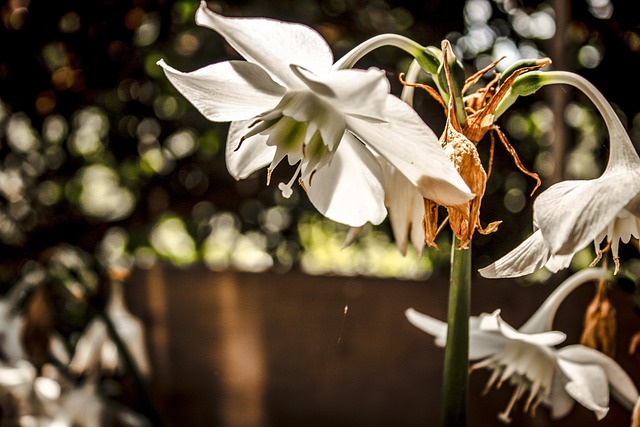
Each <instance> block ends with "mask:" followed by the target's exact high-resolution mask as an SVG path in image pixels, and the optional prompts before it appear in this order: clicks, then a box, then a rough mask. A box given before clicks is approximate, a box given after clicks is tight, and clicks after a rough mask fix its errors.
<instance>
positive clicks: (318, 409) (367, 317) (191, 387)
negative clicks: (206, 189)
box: [127, 266, 640, 427]
mask: <svg viewBox="0 0 640 427" xmlns="http://www.w3.org/2000/svg"><path fill="white" fill-rule="evenodd" d="M474 280H475V279H474ZM552 289H553V287H552V286H551V285H538V286H534V287H522V286H521V285H518V284H517V283H516V282H514V281H487V280H480V279H478V280H475V282H474V284H473V296H472V313H473V314H479V313H480V312H482V311H493V310H494V309H495V308H502V315H503V318H504V319H505V320H506V321H508V322H509V323H510V324H511V325H513V326H515V327H518V326H520V325H521V324H522V323H523V322H524V321H525V320H526V319H527V318H528V317H529V316H530V315H531V314H532V313H533V311H534V310H535V309H536V308H537V306H538V305H539V304H540V302H541V301H542V300H544V299H545V298H546V296H547V295H548V294H549V293H550V292H551V290H552ZM446 290H447V285H446V281H442V280H436V279H432V280H429V281H426V282H411V281H396V280H379V279H367V278H360V277H353V278H345V277H314V276H307V275H304V274H302V273H297V272H291V273H287V274H276V273H265V274H251V273H237V272H223V273H215V272H211V271H209V270H207V269H205V268H201V267H195V268H191V269H187V270H179V269H175V268H171V267H163V266H156V267H154V268H153V269H151V270H149V271H136V272H135V273H134V275H133V276H132V278H131V280H130V283H129V285H128V287H127V296H128V304H129V306H130V309H131V311H132V312H134V313H135V314H137V315H138V316H139V317H140V318H141V319H142V320H143V322H144V323H145V325H146V326H147V334H148V341H149V347H150V355H151V359H152V363H153V365H154V372H153V380H152V394H153V398H154V400H155V402H156V404H157V406H158V408H159V411H160V412H161V413H162V415H163V417H164V419H165V420H166V422H167V425H169V426H224V427H244V426H247V427H248V426H271V427H284V426H312V427H313V426H318V427H319V426H345V427H347V426H349V427H356V426H358V427H360V426H372V427H377V426H380V427H381V426H394V427H401V426H418V425H420V426H432V425H438V419H439V415H438V410H439V403H440V402H439V393H440V388H441V381H442V380H441V375H442V374H441V368H442V357H443V351H442V349H440V348H438V347H436V346H435V345H434V344H433V340H432V338H430V337H429V336H428V335H426V334H424V333H423V332H421V331H419V330H417V329H416V328H414V327H413V326H411V325H410V324H409V323H408V322H407V321H406V319H405V317H404V314H403V312H404V310H405V309H406V308H407V307H414V308H416V309H417V310H419V311H422V312H425V313H428V314H430V315H432V316H434V317H437V318H440V319H444V318H445V314H446V313H445V311H446ZM592 292H593V287H592V286H590V285H586V286H583V287H582V288H581V289H579V290H577V291H576V292H574V294H573V295H571V296H570V298H568V299H567V300H566V301H565V303H564V304H563V306H562V308H561V311H560V314H559V317H558V321H557V323H556V324H557V326H558V328H560V329H562V330H564V331H565V332H567V333H568V335H569V337H568V339H567V344H572V343H575V342H577V340H578V339H579V334H580V328H581V326H580V325H581V317H582V313H583V312H584V307H585V306H586V303H587V302H588V301H589V299H590V298H591V296H592ZM613 297H614V302H615V304H616V305H617V307H618V312H619V316H618V322H619V343H620V345H619V349H618V354H619V356H620V358H621V363H622V364H623V366H624V367H625V369H627V371H628V372H629V373H630V375H631V376H632V378H634V380H636V381H637V379H638V378H640V376H639V375H640V358H638V357H635V358H631V357H629V356H627V355H626V349H625V346H626V343H628V339H629V336H630V335H631V334H632V333H633V332H635V331H636V330H638V329H640V323H639V321H638V317H637V316H636V314H635V313H633V311H632V310H630V303H629V301H627V300H626V296H624V295H622V294H621V293H619V292H616V293H613ZM345 306H346V307H348V310H347V313H346V315H345ZM487 379H488V372H486V371H478V372H474V373H473V374H472V376H471V402H470V411H471V416H470V420H471V426H491V425H496V426H499V425H503V424H501V423H500V422H498V421H497V414H498V412H500V411H502V410H503V409H504V408H505V407H506V405H507V403H508V401H509V398H510V397H511V393H512V388H511V387H510V386H508V385H505V386H503V388H502V389H501V390H498V391H495V390H493V391H491V392H490V393H489V394H488V395H487V396H481V392H482V389H483V388H484V384H485V382H486V380H487ZM522 406H523V404H522V403H521V404H520V405H518V406H517V407H516V408H515V409H514V411H513V418H514V422H513V424H512V425H517V426H547V425H553V426H574V425H581V426H585V427H586V426H596V425H597V426H601V427H605V426H624V425H628V424H629V414H628V413H627V411H626V410H624V409H623V408H622V407H620V406H619V405H618V404H617V403H616V402H613V403H612V405H611V411H610V413H609V414H608V415H607V417H606V418H605V419H604V420H603V421H600V422H597V421H596V419H595V416H593V414H592V413H591V412H589V411H587V410H585V409H584V408H582V407H581V406H579V405H576V407H575V409H574V410H573V412H572V414H571V416H570V417H568V418H566V419H563V420H561V421H559V422H550V421H549V416H548V411H547V410H546V408H543V407H541V408H540V409H539V410H538V412H537V415H536V416H535V417H530V416H528V415H525V414H523V413H522Z"/></svg>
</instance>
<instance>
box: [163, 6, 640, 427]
mask: <svg viewBox="0 0 640 427" xmlns="http://www.w3.org/2000/svg"><path fill="white" fill-rule="evenodd" d="M196 22H197V24H198V25H201V26H204V27H207V28H209V29H212V30H214V31H215V32H217V33H218V34H220V35H221V36H222V37H223V38H224V39H225V40H226V42H227V43H228V44H229V45H230V46H231V47H232V48H233V49H235V50H236V51H237V53H238V54H239V55H241V56H242V57H243V58H244V60H230V61H222V62H217V63H214V64H212V65H208V66H205V67H204V68H201V69H198V70H195V71H191V72H182V71H178V70H176V69H174V68H172V67H171V66H169V65H168V64H167V63H166V62H165V61H164V60H160V61H159V62H158V65H160V66H161V67H162V68H163V70H164V72H165V74H166V76H167V78H168V80H169V81H170V82H171V83H172V84H173V85H174V86H175V88H176V89H177V90H178V91H179V92H181V93H182V94H183V95H184V96H185V98H187V99H188V100H189V101H190V102H191V103H192V104H193V105H194V106H195V107H196V108H197V109H198V110H199V111H200V112H201V113H202V114H203V115H204V116H205V117H206V118H207V119H209V120H211V121H215V122H231V125H230V129H229V133H228V137H227V144H226V162H227V168H228V170H229V172H230V173H231V175H232V176H234V177H235V178H236V179H243V178H246V177H248V176H249V175H251V174H253V173H254V172H256V171H257V170H259V169H261V168H263V167H265V166H266V167H267V176H266V181H267V184H269V182H270V181H271V176H272V172H273V171H274V169H275V168H276V167H277V166H278V165H279V164H280V163H281V162H282V161H283V160H285V159H286V161H287V163H288V164H289V165H290V166H295V172H294V173H293V176H292V177H291V179H290V180H289V181H288V182H286V183H285V182H282V183H279V184H278V188H279V190H280V191H281V192H282V195H283V196H284V197H290V196H291V194H292V192H293V185H294V183H295V182H296V181H298V182H299V183H300V185H301V187H302V188H303V189H304V191H305V192H306V193H307V195H308V197H309V200H310V201H311V202H312V204H313V205H314V206H315V207H316V208H317V209H318V211H319V212H320V213H322V214H323V215H324V216H326V217H327V218H329V219H332V220H334V221H337V222H340V223H343V224H347V225H349V226H351V227H352V233H350V239H352V238H355V237H354V236H356V235H357V233H358V231H359V229H361V228H362V227H363V225H364V224H366V223H368V222H370V223H372V224H379V223H381V222H382V221H383V220H384V219H385V217H386V215H387V209H388V211H389V212H388V213H389V218H390V224H391V228H392V230H393V233H394V235H395V237H396V241H397V244H398V247H399V249H400V250H401V252H402V253H403V254H404V253H405V252H406V250H407V246H408V244H409V241H411V243H412V245H413V246H414V247H415V248H416V250H417V251H418V252H419V253H422V251H423V249H424V247H425V245H428V246H436V244H435V238H436V235H437V234H438V232H439V231H440V229H441V228H442V225H443V224H444V223H445V222H447V221H448V222H449V224H450V225H451V229H452V231H453V233H454V235H455V237H456V238H457V242H458V245H457V251H458V252H459V253H464V254H469V252H468V251H467V252H462V251H466V250H467V249H468V248H469V246H470V245H471V242H472V237H473V234H474V232H475V231H476V230H477V231H478V232H480V233H484V234H488V233H492V232H496V231H497V228H498V224H499V223H500V221H494V222H492V223H489V224H488V225H486V226H485V227H483V226H482V225H481V222H480V206H481V203H482V198H483V196H484V193H485V188H486V184H487V180H488V179H489V175H490V170H491V162H492V157H491V161H490V164H489V167H488V170H489V172H487V171H486V170H485V167H484V166H483V164H482V162H481V159H480V155H479V153H478V150H477V144H478V143H479V142H480V141H481V140H482V139H483V138H484V137H485V135H487V134H488V135H490V138H491V142H492V145H491V156H493V143H494V139H495V137H496V136H497V138H498V139H499V140H500V142H502V144H503V145H504V147H505V148H506V150H507V151H508V152H509V153H510V154H511V155H512V157H513V159H514V161H515V163H516V165H517V167H518V168H519V169H520V170H521V171H522V172H524V173H525V174H527V175H529V176H531V177H533V178H534V179H536V187H535V188H536V189H537V188H538V186H539V185H540V184H541V182H540V179H539V178H538V176H537V175H536V174H535V173H532V172H529V171H528V170H527V169H526V168H525V166H524V165H523V164H522V163H521V162H520V160H519V158H518V156H517V154H516V151H515V149H514V148H513V147H512V146H511V145H510V143H509V142H508V141H507V138H506V136H505V135H504V134H503V133H502V132H501V131H500V130H499V128H498V126H497V125H496V124H495V122H496V120H497V119H498V117H500V115H501V114H502V113H504V111H505V110H506V109H507V108H509V106H510V105H511V104H512V103H513V102H514V101H515V100H516V99H517V98H518V97H519V96H524V95H530V94H532V93H533V92H535V91H537V90H538V89H539V88H541V87H542V86H545V85H548V84H569V85H572V86H574V87H575V88H578V89H580V90H581V91H583V92H584V93H585V94H586V95H587V96H588V97H589V98H590V99H591V101H593V103H594V104H595V105H596V107H597V108H598V110H599V112H600V113H601V114H602V116H603V117H604V120H605V122H606V125H607V128H608V130H609V141H610V150H609V161H608V164H607V167H606V169H605V171H604V173H603V174H602V176H600V177H599V178H597V179H593V180H587V181H563V182H560V183H557V184H555V185H552V186H551V187H549V188H548V189H546V190H545V191H544V192H542V193H541V194H540V195H539V196H538V197H537V198H536V200H535V203H534V224H533V225H534V233H533V234H532V235H531V236H530V237H529V238H528V239H526V240H525V241H524V242H523V243H522V244H521V245H519V246H518V247H517V248H515V249H514V250H513V251H511V252H510V253H508V254H507V255H505V256H504V257H503V258H501V259H499V260H498V261H496V262H494V263H493V264H491V265H489V266H487V267H485V268H483V269H481V270H480V273H481V274H482V275H483V276H485V277H493V278H496V277H501V278H506V277H517V276H522V275H526V274H529V273H533V272H534V271H536V270H538V269H539V268H542V267H547V268H548V269H549V270H551V271H553V272H556V271H558V270H560V269H562V268H566V267H568V266H569V264H570V262H571V260H572V258H573V257H574V255H575V254H576V253H577V252H578V251H580V250H582V249H583V248H585V247H586V246H588V245H589V244H590V243H592V242H593V243H594V244H595V247H596V253H597V256H596V259H595V260H594V263H593V264H594V265H595V264H596V263H597V262H598V261H599V260H600V259H601V257H602V255H603V254H604V253H605V252H607V251H609V250H610V251H611V253H612V255H613V260H614V263H615V271H614V273H617V272H618V269H619V267H620V261H619V243H620V241H622V242H623V243H628V242H629V241H630V240H631V239H632V238H634V239H638V238H640V157H638V154H637V152H636V150H635V148H634V147H633V144H632V142H631V140H630V138H629V135H628V134H627V132H626V131H625V129H624V127H623V125H622V123H621V122H620V119H619V118H618V117H617V115H616V114H615V112H614V111H613V109H612V107H611V105H610V104H609V103H608V102H607V101H606V99H605V98H604V97H603V96H602V94H601V93H600V92H598V90H597V89H595V87H594V86H593V85H592V84H591V83H589V82H588V81H587V80H585V79H584V78H582V77H580V76H578V75H576V74H573V73H568V72H562V71H540V70H541V69H542V68H544V67H546V66H547V65H549V64H550V60H548V59H542V60H538V59H536V60H524V61H520V62H517V63H515V64H514V65H513V66H511V67H510V68H509V69H507V70H506V71H505V72H504V73H502V74H500V73H497V74H496V76H495V78H493V79H492V80H491V81H490V83H489V84H487V85H485V86H484V87H480V88H477V83H478V82H479V80H480V79H481V77H482V76H483V75H485V74H486V73H488V72H489V71H493V69H494V67H496V65H497V64H498V62H500V61H501V59H497V60H496V61H494V62H493V63H492V64H490V65H489V66H487V67H486V68H485V69H483V70H480V71H478V72H477V73H475V74H473V75H472V76H470V77H469V78H466V79H465V78H464V67H463V66H462V65H461V64H460V63H459V61H458V60H457V59H456V58H455V56H454V53H453V51H452V49H451V47H450V45H449V43H448V42H447V41H446V40H445V41H444V42H443V44H442V48H441V49H437V48H434V47H427V48H425V47H422V46H420V45H419V44H417V43H416V42H413V41H411V40H409V39H406V38H404V37H402V36H397V35H381V36H377V37H374V38H372V39H370V40H367V41H365V42H364V43H362V44H361V45H359V46H357V47H356V48H354V49H353V50H352V51H351V52H349V53H348V54H347V55H345V56H344V57H343V58H341V59H339V60H338V61H335V62H334V58H333V54H332V52H331V50H330V48H329V46H328V44H327V42H326V41H325V40H324V39H323V38H322V37H321V36H320V34H318V33H317V32H316V31H315V30H313V29H311V28H309V27H306V26H304V25H299V24H293V23H286V22H280V21H275V20H270V19H264V18H244V17H243V18H240V17H226V16H222V15H220V14H217V13H214V12H213V11H211V10H209V9H208V8H207V5H206V3H205V2H202V3H201V5H200V7H199V9H198V11H197V13H196ZM385 45H391V46H396V47H399V48H401V49H404V50H405V51H406V52H408V53H409V54H411V55H412V56H413V57H414V61H413V63H412V65H411V67H410V68H409V70H408V73H407V75H406V78H405V79H403V78H402V77H401V82H402V84H403V85H404V88H403V92H402V94H401V96H400V98H398V97H396V96H394V95H393V94H391V93H390V84H389V82H388V80H387V77H386V74H385V72H384V71H383V70H380V69H377V68H369V69H367V70H363V69H355V68H353V67H354V66H355V64H356V63H357V61H358V60H359V59H360V58H361V57H362V56H364V55H366V54H367V53H368V52H370V51H371V50H373V49H376V48H378V47H381V46H385ZM421 71H422V72H425V73H426V74H428V75H430V76H431V78H432V80H433V82H434V85H435V88H433V87H431V86H429V85H424V84H420V83H417V80H418V74H419V73H420V72H421ZM473 87H476V89H475V92H472V91H471V88H473ZM415 88H423V89H425V90H427V92H428V93H429V94H430V95H432V96H433V97H434V98H435V99H436V100H437V101H438V102H440V104H441V105H442V106H443V108H444V117H445V118H446V124H445V130H444V132H443V134H442V136H441V137H440V138H438V137H437V136H436V135H435V134H434V132H433V131H432V130H431V129H430V128H429V127H428V126H427V125H426V124H425V123H424V122H423V121H422V119H421V118H420V116H419V115H418V114H417V113H416V111H414V109H413V108H412V105H413V92H414V90H415ZM534 191H535V189H534ZM439 207H443V209H442V210H444V209H446V211H447V214H448V216H447V219H446V220H445V221H444V222H442V223H440V224H439V223H438V211H439ZM456 253H457V252H456V251H454V252H453V255H452V258H454V259H455V255H456ZM460 259H461V258H460ZM467 259H469V258H468V257H467ZM453 265H454V267H452V274H453V271H454V269H456V271H457V272H458V273H456V274H457V275H458V276H456V277H455V278H452V285H455V286H452V292H460V293H459V294H456V296H455V298H451V300H452V301H453V303H452V304H453V306H450V308H451V307H453V311H454V313H455V314H454V317H453V319H454V321H453V322H452V323H453V324H449V325H448V324H447V323H444V322H442V321H439V320H436V319H434V318H432V317H430V316H427V315H424V314H421V313H418V312H417V311H415V310H413V309H409V310H407V312H406V316H407V318H408V320H409V321H410V322H411V323H412V324H414V325H415V326H417V327H418V328H420V329H422V330H423V331H425V332H427V333H429V334H431V335H433V336H435V337H436V343H437V344H438V345H440V346H445V345H446V344H447V341H448V340H451V339H452V338H453V339H455V340H456V342H461V341H464V340H467V339H468V344H469V358H470V359H471V360H474V361H476V363H474V364H473V365H472V366H471V369H472V370H473V369H479V368H488V369H491V370H492V375H491V378H490V380H489V382H488V384H487V391H488V390H489V389H491V388H492V387H493V386H494V385H495V386H496V387H500V385H501V384H503V383H505V382H509V383H511V384H513V385H514V387H515V390H514V393H513V396H512V398H511V400H510V402H509V404H508V406H507V409H506V410H505V411H504V412H503V413H501V414H500V419H502V420H503V421H505V422H509V421H510V413H511V410H512V408H513V407H514V405H515V404H516V403H517V402H518V401H519V400H521V399H526V400H525V405H524V407H525V411H531V412H534V411H535V409H536V408H537V407H538V406H539V405H544V406H548V407H549V408H550V410H551V416H552V418H561V417H564V416H566V415H567V414H568V413H569V411H570V410H571V408H572V407H573V405H574V402H578V403H580V404H581V405H583V406H584V407H586V408H588V409H589V410H591V411H593V412H594V413H595V415H596V417H597V418H598V419H601V418H602V417H604V416H605V415H606V414H607V411H608V410H609V395H610V394H611V395H613V396H614V397H615V398H616V399H617V400H619V401H620V402H621V403H622V404H623V405H624V406H625V407H626V408H628V409H629V410H632V408H633V407H634V405H635V404H636V401H637V400H638V391H637V389H636V386H635V385H634V384H633V381H632V380H631V379H630V378H629V376H628V375H627V374H626V373H625V372H624V370H623V369H622V368H621V367H620V366H619V365H618V364H617V363H616V362H615V361H614V360H613V359H612V358H611V357H609V356H607V355H605V354H603V353H601V352H599V351H597V350H595V349H593V348H590V347H587V346H584V345H569V346H566V347H563V348H559V349H558V348H557V346H558V345H559V344H561V343H563V342H564V340H565V338H566V336H565V334H564V333H562V332H560V331H554V330H552V329H551V326H552V323H553V318H554V315H555V312H556V310H557V309H558V306H559V305H560V303H561V302H562V300H563V299H564V298H565V297H566V296H567V295H568V294H569V293H570V292H571V291H572V290H573V289H575V288H576V287H577V286H579V285H581V284H582V283H585V282H587V281H590V280H594V279H601V280H604V278H605V277H606V276H607V271H606V269H602V270H600V269H598V270H596V269H587V270H583V271H582V272H579V273H577V274H576V275H574V276H572V277H570V278H569V279H568V280H566V281H565V282H564V283H563V284H562V285H560V286H559V287H558V288H557V289H556V291H554V293H552V295H551V296H550V297H549V298H548V300H547V301H546V302H545V303H544V304H543V305H542V307H541V308H540V309H539V310H538V311H537V312H536V313H535V314H534V315H533V317H532V318H531V320H529V321H528V322H527V323H526V324H525V325H523V326H522V327H521V328H519V329H514V328H513V327H511V326H509V325H508V324H507V323H506V322H504V320H502V318H501V317H500V310H496V311H494V312H493V313H490V314H489V313H483V314H481V315H480V316H479V317H471V318H469V319H468V313H467V314H464V310H462V309H461V310H457V309H458V308H460V307H461V306H462V305H463V304H464V303H463V302H458V301H463V300H464V297H463V296H462V295H463V293H462V291H461V289H464V287H461V286H458V285H459V283H460V282H461V281H462V280H470V279H468V276H469V274H467V273H466V271H468V270H465V269H464V268H458V267H459V265H458V264H457V263H453ZM468 267H469V270H470V264H468ZM603 286H604V281H603V282H602V283H601V288H602V287H603ZM458 297H460V299H459V300H458ZM602 298H604V297H602ZM602 298H600V299H598V301H599V302H598V304H599V305H598V304H596V305H595V306H594V307H595V308H593V310H592V311H593V312H597V311H598V310H600V309H601V308H602V307H604V306H605V305H603V302H602V301H603V300H602ZM607 303H608V301H607ZM456 304H459V305H458V306H456ZM606 307H609V306H606ZM458 313H463V315H464V323H465V328H461V329H456V328H457V327H459V325H455V323H456V321H455V319H456V317H455V316H456V315H458ZM608 313H609V314H612V311H608ZM592 314H593V313H592ZM596 314H597V313H596ZM591 317H592V318H593V319H592V322H591V323H592V324H593V325H595V324H596V323H597V319H595V318H596V317H597V316H595V315H592V316H591ZM450 319H452V317H450ZM467 319H468V320H469V332H468V336H466V335H460V336H455V334H454V335H452V334H448V332H450V330H462V331H465V332H464V333H465V334H466V322H467ZM594 319H595V320H594ZM608 321H609V324H610V325H613V324H614V323H613V320H612V319H608ZM458 323H459V322H458ZM593 325H592V326H593ZM596 326H597V325H596ZM609 329H611V328H609ZM587 335H589V334H587ZM591 335H593V334H591ZM605 335H606V334H605ZM594 337H595V335H593V337H592V338H593V339H595V338H594ZM605 338H606V339H605V341H606V343H605V344H606V347H608V348H610V347H611V345H612V341H611V339H610V337H609V336H606V337H605ZM448 347H451V343H450V346H448ZM456 348H458V347H456ZM460 348H465V349H466V347H460ZM447 351H448V349H447ZM459 353H464V352H459ZM447 357H448V356H445V358H446V359H447ZM447 360H449V359H447ZM462 360H463V362H465V363H466V362H467V360H466V359H462ZM445 363H448V362H445ZM457 368H458V371H459V372H461V371H463V370H464V371H466V368H467V366H466V365H460V364H458V365H457ZM445 371H446V369H445ZM459 394H460V393H459ZM462 394H464V393H462ZM525 396H526V397H525ZM447 399H448V396H445V399H443V401H447ZM447 402H448V401H447ZM446 404H449V403H446ZM453 406H455V405H453ZM460 407H464V404H459V405H458V409H459V408H460ZM454 412H455V411H454ZM445 424H446V423H445Z"/></svg>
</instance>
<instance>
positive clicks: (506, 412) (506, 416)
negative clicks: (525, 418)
mask: <svg viewBox="0 0 640 427" xmlns="http://www.w3.org/2000/svg"><path fill="white" fill-rule="evenodd" d="M523 390H524V383H522V382H521V383H519V384H518V387H516V390H515V391H514V392H513V394H512V395H511V400H510V401H509V404H508V405H507V408H506V409H505V410H504V411H503V412H500V413H499V414H498V419H499V420H500V421H502V422H503V423H505V424H510V423H511V421H513V420H512V419H511V417H510V416H509V414H510V413H511V410H512V409H513V407H514V406H515V404H516V402H517V401H518V399H520V396H521V395H522V392H523Z"/></svg>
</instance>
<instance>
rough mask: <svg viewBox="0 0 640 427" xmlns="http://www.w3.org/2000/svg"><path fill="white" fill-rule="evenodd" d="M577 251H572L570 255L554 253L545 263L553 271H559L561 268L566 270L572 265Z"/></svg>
mask: <svg viewBox="0 0 640 427" xmlns="http://www.w3.org/2000/svg"><path fill="white" fill-rule="evenodd" d="M574 255H575V253H573V252H572V253H570V254H569V255H552V256H551V257H549V260H548V261H547V262H546V263H545V265H544V266H545V268H546V269H547V270H549V271H550V272H552V273H557V272H558V271H560V270H564V269H565V268H568V267H569V266H570V265H571V260H572V259H573V256H574Z"/></svg>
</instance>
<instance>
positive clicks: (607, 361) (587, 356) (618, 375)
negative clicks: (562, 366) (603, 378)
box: [558, 345, 638, 411]
mask: <svg viewBox="0 0 640 427" xmlns="http://www.w3.org/2000/svg"><path fill="white" fill-rule="evenodd" d="M558 354H559V356H561V357H562V358H563V359H564V360H568V361H571V362H575V363H582V364H594V365H597V366H599V367H600V368H601V369H602V370H603V371H604V372H605V373H606V374H607V378H608V381H609V384H610V385H611V394H612V395H613V396H614V397H615V398H616V400H618V401H619V402H620V403H622V404H623V405H624V406H625V407H626V408H627V409H628V410H630V411H631V410H632V409H633V407H634V405H635V403H636V401H637V400H638V389H637V388H636V386H635V384H634V382H633V381H632V380H631V378H630V377H629V375H627V373H626V372H625V371H624V370H623V369H622V368H621V367H620V365H618V364H617V363H616V362H615V361H614V360H613V359H611V358H610V357H609V356H607V355H605V354H603V353H600V352H599V351H597V350H594V349H592V348H590V347H585V346H582V345H572V346H568V347H564V348H562V349H560V350H559V351H558Z"/></svg>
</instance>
